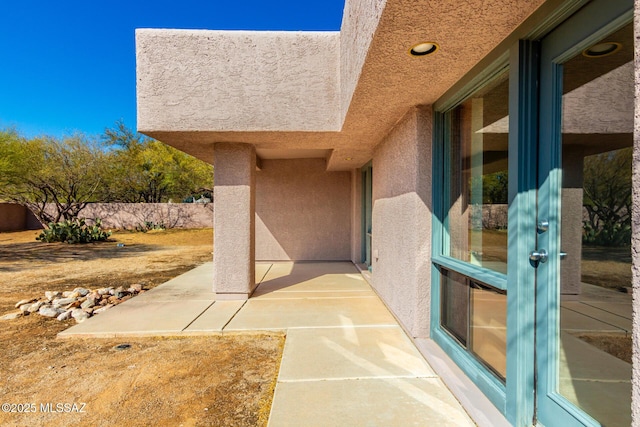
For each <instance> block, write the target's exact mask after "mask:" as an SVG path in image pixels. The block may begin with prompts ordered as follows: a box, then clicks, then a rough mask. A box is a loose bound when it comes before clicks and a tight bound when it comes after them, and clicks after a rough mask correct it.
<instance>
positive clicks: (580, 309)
mask: <svg viewBox="0 0 640 427" xmlns="http://www.w3.org/2000/svg"><path fill="white" fill-rule="evenodd" d="M608 305H611V303H609V304H608ZM562 307H564V308H567V309H569V310H572V311H574V312H577V313H580V314H583V315H585V316H587V317H591V318H592V319H598V320H599V321H601V322H604V323H607V324H609V325H612V326H615V327H618V328H620V329H622V330H624V331H626V332H627V333H629V334H631V329H632V323H631V319H630V318H626V317H623V316H620V315H618V314H617V313H615V312H612V311H611V310H609V309H611V308H612V307H607V308H609V309H601V308H598V307H593V306H591V305H587V304H583V303H581V302H578V301H566V302H563V303H562Z"/></svg>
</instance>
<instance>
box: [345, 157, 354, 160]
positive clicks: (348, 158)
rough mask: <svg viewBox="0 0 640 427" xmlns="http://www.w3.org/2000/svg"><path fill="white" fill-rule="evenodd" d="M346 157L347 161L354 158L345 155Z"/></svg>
mask: <svg viewBox="0 0 640 427" xmlns="http://www.w3.org/2000/svg"><path fill="white" fill-rule="evenodd" d="M344 159H345V160H346V161H350V160H353V158H352V157H345V158H344Z"/></svg>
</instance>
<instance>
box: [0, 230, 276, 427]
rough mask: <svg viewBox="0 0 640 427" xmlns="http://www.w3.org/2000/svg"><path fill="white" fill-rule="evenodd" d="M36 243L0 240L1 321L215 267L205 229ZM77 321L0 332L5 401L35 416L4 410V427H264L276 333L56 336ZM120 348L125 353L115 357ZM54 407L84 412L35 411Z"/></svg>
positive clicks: (20, 237) (30, 319) (43, 321)
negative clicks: (38, 301) (41, 303)
mask: <svg viewBox="0 0 640 427" xmlns="http://www.w3.org/2000/svg"><path fill="white" fill-rule="evenodd" d="M37 234H38V232H33V231H31V232H21V233H0V315H2V314H5V313H7V312H11V311H15V308H14V304H15V303H16V302H17V301H18V300H20V299H23V298H30V297H35V296H40V295H42V294H43V293H44V291H46V290H60V291H64V290H72V289H73V288H74V287H76V286H83V287H87V288H90V289H95V288H99V287H104V286H125V287H128V286H130V285H131V284H134V283H143V284H145V287H149V288H152V287H154V286H156V285H158V284H161V283H163V282H165V281H167V280H169V279H171V278H173V277H175V276H177V275H179V274H181V273H184V272H186V271H188V270H190V269H192V268H193V267H195V266H197V265H200V264H202V263H203V262H207V261H210V260H211V259H212V255H211V252H212V247H213V246H212V234H213V233H212V230H211V229H205V230H167V231H163V232H153V233H145V234H143V233H129V232H119V233H115V234H114V235H113V236H112V238H111V239H110V241H108V242H102V243H91V244H85V245H68V244H64V243H52V244H44V243H40V242H37V241H35V236H37ZM118 243H123V244H124V247H118V245H117V244H118ZM74 323H75V322H74V321H72V320H71V321H66V322H58V321H57V320H55V319H48V318H43V317H40V316H37V315H30V316H27V317H23V318H19V319H16V320H12V321H4V322H1V323H0V340H1V341H2V343H3V349H2V352H0V372H1V373H2V377H3V378H2V382H0V396H2V397H3V399H2V402H1V403H14V404H29V405H30V404H34V405H35V406H34V407H33V408H35V409H36V412H33V413H5V412H0V425H2V426H13V425H15V426H24V425H49V426H69V425H80V426H84V425H98V426H100V425H104V426H111V425H131V426H147V425H156V426H179V425H184V426H191V425H217V426H254V425H266V421H267V418H268V414H269V410H270V407H271V400H272V398H273V388H274V386H275V382H276V378H277V373H278V367H279V365H280V359H281V356H282V347H283V343H284V337H283V336H282V335H278V334H273V335H261V336H235V337H233V336H224V337H189V338H172V339H169V338H164V339H162V338H135V339H133V338H132V339H93V340H82V339H70V340H58V339H56V338H55V337H56V334H57V333H58V332H61V331H62V330H64V329H66V328H68V327H70V326H72V325H73V324H74ZM122 343H127V344H130V345H131V347H130V348H128V349H126V350H121V351H120V350H116V349H114V347H115V346H116V345H118V344H122ZM58 403H60V404H69V408H70V409H71V410H73V409H74V407H72V406H71V405H72V404H74V403H75V404H76V405H77V406H76V407H75V409H78V410H79V409H82V410H83V411H84V412H80V413H78V412H74V413H64V412H62V413H56V412H44V411H43V409H45V410H46V409H47V406H46V405H47V404H50V405H52V406H50V408H56V404H58ZM41 404H42V405H44V406H41ZM82 404H84V406H83V405H82ZM16 409H17V408H16ZM22 409H25V408H24V407H23V408H22ZM62 409H63V410H64V409H65V407H64V406H62Z"/></svg>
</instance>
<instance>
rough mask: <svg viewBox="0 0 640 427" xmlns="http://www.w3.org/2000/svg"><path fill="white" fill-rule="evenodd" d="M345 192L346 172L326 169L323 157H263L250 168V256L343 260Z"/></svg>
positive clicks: (346, 248) (346, 255) (347, 226)
mask: <svg viewBox="0 0 640 427" xmlns="http://www.w3.org/2000/svg"><path fill="white" fill-rule="evenodd" d="M216 185H217V182H216ZM350 197H351V174H350V173H349V172H328V171H327V170H326V162H325V160H324V159H295V160H263V161H262V162H261V170H259V171H258V172H257V173H256V259H258V260H296V261H301V260H324V261H332V260H339V261H346V260H349V259H350V258H351V246H350V245H351V239H350V238H351V218H350V212H351V198H350ZM216 245H217V240H216ZM216 249H217V248H216Z"/></svg>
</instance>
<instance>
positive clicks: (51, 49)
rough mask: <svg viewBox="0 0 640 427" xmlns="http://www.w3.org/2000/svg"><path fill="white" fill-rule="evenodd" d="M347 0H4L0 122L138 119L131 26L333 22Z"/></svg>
mask: <svg viewBox="0 0 640 427" xmlns="http://www.w3.org/2000/svg"><path fill="white" fill-rule="evenodd" d="M343 7H344V0H307V1H301V0H272V1H264V0H263V1H258V0H210V1H206V0H173V1H168V0H153V1H150V0H1V1H0V128H7V127H15V128H16V129H17V130H18V131H19V132H20V133H22V134H23V135H25V136H28V137H33V136H36V135H43V134H46V135H52V136H58V137H61V136H64V135H69V134H72V133H74V132H77V131H80V132H84V133H87V134H90V135H93V134H100V133H102V132H103V131H104V129H105V128H106V127H112V126H113V125H114V123H115V122H116V121H117V120H120V119H122V120H124V122H125V123H126V124H127V126H129V127H131V128H134V129H135V126H136V123H135V118H136V105H135V82H136V81H135V42H134V31H135V29H136V28H189V29H216V30H217V29H220V30H287V31H289V30H292V31H297V30H313V31H324V30H331V31H335V30H339V29H340V23H341V21H342V9H343Z"/></svg>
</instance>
